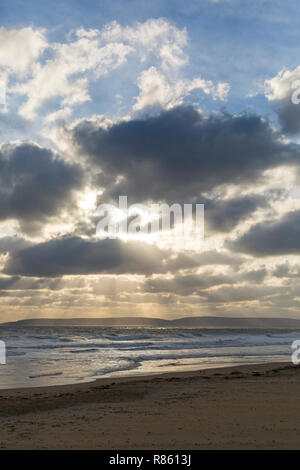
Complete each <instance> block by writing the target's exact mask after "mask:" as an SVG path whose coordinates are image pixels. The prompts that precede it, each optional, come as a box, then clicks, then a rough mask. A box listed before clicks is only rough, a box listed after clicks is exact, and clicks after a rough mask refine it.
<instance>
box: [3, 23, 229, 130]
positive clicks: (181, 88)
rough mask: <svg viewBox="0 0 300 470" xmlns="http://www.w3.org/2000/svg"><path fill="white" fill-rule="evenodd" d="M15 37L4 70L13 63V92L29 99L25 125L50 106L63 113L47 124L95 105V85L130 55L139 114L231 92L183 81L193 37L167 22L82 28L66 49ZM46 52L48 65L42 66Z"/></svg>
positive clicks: (40, 37) (33, 36) (39, 37)
mask: <svg viewBox="0 0 300 470" xmlns="http://www.w3.org/2000/svg"><path fill="white" fill-rule="evenodd" d="M1 31H2V30H0V32H1ZM5 31H6V30H5ZM2 33H3V31H2ZM6 33H7V31H6ZM15 33H16V34H15ZM7 34H8V33H7ZM24 35H25V36H26V35H27V36H28V38H29V39H28V40H27V42H26V41H25V40H24V41H23V42H24V44H23V49H24V50H25V51H29V50H30V53H29V52H28V53H27V55H26V54H25V53H24V54H23V55H22V60H21V62H20V63H19V65H18V69H16V68H15V69H13V68H12V67H13V64H15V62H16V57H17V52H18V48H17V45H16V44H17V43H18V41H19V42H22V39H24ZM13 36H15V39H14V41H15V42H13V46H12V48H13V52H14V53H11V54H10V55H9V57H10V58H9V57H8V55H7V54H6V55H3V53H2V56H1V49H0V66H1V58H2V63H5V61H6V63H8V61H9V60H11V69H12V70H14V73H15V82H14V84H13V85H12V86H10V89H9V91H10V93H13V94H15V95H19V96H21V97H25V101H23V104H22V105H21V106H20V108H19V114H20V115H21V116H22V117H23V118H25V119H29V120H33V119H35V118H36V116H37V114H38V112H39V110H40V109H42V108H43V107H44V106H45V105H46V106H47V105H48V104H50V103H51V107H52V108H53V106H57V109H52V110H51V113H50V114H49V115H48V116H47V117H46V119H45V122H46V124H53V123H55V122H56V121H60V120H62V119H63V120H65V119H67V118H68V117H69V116H70V115H71V113H72V111H73V108H74V107H75V106H78V105H80V104H82V103H85V102H88V101H91V96H90V85H91V82H92V81H95V80H98V79H99V78H100V77H102V76H104V75H106V74H108V73H110V72H112V71H113V70H115V69H117V68H119V67H120V66H122V65H123V64H125V63H126V61H127V59H128V56H129V55H131V56H132V57H133V59H134V60H135V67H136V73H137V75H139V76H138V78H137V80H138V86H139V89H140V93H139V96H138V97H136V102H135V105H134V108H133V110H134V111H140V110H142V109H145V108H149V107H157V106H158V107H163V108H170V107H172V106H175V105H177V104H180V103H182V102H183V100H184V98H185V97H187V96H188V95H189V94H190V93H191V92H192V91H193V90H195V89H199V90H201V91H202V92H203V93H205V94H207V95H210V96H211V97H212V99H221V100H224V99H225V97H226V95H227V93H228V91H229V86H228V85H227V84H226V83H217V84H214V83H213V82H211V81H210V80H204V79H202V78H200V77H196V78H194V79H186V78H185V77H184V76H182V73H181V72H180V70H181V68H182V67H183V65H185V64H186V63H187V62H188V56H187V55H186V54H185V50H184V49H185V47H186V45H187V42H188V37H187V32H186V30H185V29H179V28H177V27H176V26H174V25H173V24H172V23H170V22H169V21H167V20H165V19H162V18H159V19H149V20H147V21H145V22H144V23H136V24H135V25H134V26H132V27H131V26H130V27H129V26H121V25H120V24H118V23H117V22H112V23H110V24H108V25H107V26H105V27H104V28H103V29H102V30H101V31H100V30H97V29H90V30H86V29H84V28H79V29H77V30H76V31H75V33H74V31H73V32H71V33H70V34H69V35H68V36H67V37H68V42H65V43H50V44H47V43H46V40H45V38H44V33H43V32H41V31H33V30H32V29H31V28H26V29H23V30H18V31H14V34H13V35H12V34H11V32H10V33H9V34H8V36H6V38H7V41H12V37H13ZM27 36H26V37H27ZM74 36H75V37H74ZM0 38H1V34H0ZM26 44H27V45H26ZM28 44H31V46H32V47H31V48H30V47H29V46H28ZM46 47H47V60H46V61H45V60H39V55H40V54H41V52H42V51H43V50H44V49H45V48H46ZM23 49H22V48H21V50H22V51H23ZM13 57H14V58H13ZM33 61H35V62H34V63H33ZM136 62H137V63H136ZM29 64H30V65H31V67H30V73H28V74H27V75H25V76H18V75H17V74H18V73H19V72H20V71H24V70H27V69H28V66H29ZM143 69H144V70H143ZM0 70H1V69H0ZM0 79H1V76H0Z"/></svg>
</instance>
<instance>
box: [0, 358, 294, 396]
mask: <svg viewBox="0 0 300 470" xmlns="http://www.w3.org/2000/svg"><path fill="white" fill-rule="evenodd" d="M272 364H276V365H277V364H284V365H289V364H292V363H291V362H286V361H278V362H253V363H250V362H249V363H241V364H239V363H237V364H232V365H225V366H224V365H211V366H208V367H207V366H205V367H203V368H200V369H199V368H191V369H188V368H187V369H186V370H177V371H176V370H170V371H168V372H148V373H140V374H136V375H134V374H128V375H125V374H124V375H117V376H110V377H99V378H95V379H90V380H88V379H87V380H83V381H81V382H72V383H66V384H50V385H32V386H30V385H29V386H25V385H24V386H21V387H8V388H6V387H5V388H1V387H0V394H1V393H2V392H4V391H7V392H15V391H16V392H17V391H26V390H27V391H32V392H33V391H36V390H39V389H42V390H44V389H45V390H47V389H49V388H53V387H55V388H56V387H75V386H80V385H88V384H94V383H96V382H97V383H98V382H99V383H101V382H104V383H105V384H107V383H109V382H111V381H113V382H120V381H123V380H124V381H127V380H139V379H147V378H152V377H161V376H167V377H168V376H178V375H180V376H181V375H186V374H188V375H190V374H193V373H200V372H205V371H211V370H219V369H221V370H225V371H226V370H227V369H230V370H231V369H233V368H237V367H248V366H250V367H252V366H258V367H259V366H268V365H272Z"/></svg>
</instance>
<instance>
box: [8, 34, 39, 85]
mask: <svg viewBox="0 0 300 470" xmlns="http://www.w3.org/2000/svg"><path fill="white" fill-rule="evenodd" d="M46 47H47V41H46V39H45V36H44V31H43V30H34V29H32V28H22V29H6V28H4V27H2V28H0V77H1V80H2V81H4V82H5V83H6V82H7V80H8V77H9V76H10V75H12V74H16V75H18V76H22V75H24V74H25V73H26V72H28V70H29V68H30V67H31V66H32V64H33V63H34V61H35V60H37V59H38V58H39V56H40V55H41V54H42V52H43V51H44V50H45V49H46Z"/></svg>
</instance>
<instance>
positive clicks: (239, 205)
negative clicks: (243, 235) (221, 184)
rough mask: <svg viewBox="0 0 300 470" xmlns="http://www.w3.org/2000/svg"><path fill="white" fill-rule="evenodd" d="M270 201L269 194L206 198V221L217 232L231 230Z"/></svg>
mask: <svg viewBox="0 0 300 470" xmlns="http://www.w3.org/2000/svg"><path fill="white" fill-rule="evenodd" d="M267 203H268V198H267V196H256V195H250V196H243V197H240V198H239V197H236V198H232V199H225V200H224V199H221V198H217V199H215V200H206V201H205V202H204V204H205V222H207V223H208V226H209V228H210V229H211V230H213V231H216V232H229V231H230V230H232V229H233V228H234V227H235V226H236V225H237V224H238V223H239V222H241V221H242V220H244V219H246V218H247V217H248V216H249V215H250V214H251V213H253V212H254V211H255V210H256V209H258V208H259V207H264V206H266V205H267Z"/></svg>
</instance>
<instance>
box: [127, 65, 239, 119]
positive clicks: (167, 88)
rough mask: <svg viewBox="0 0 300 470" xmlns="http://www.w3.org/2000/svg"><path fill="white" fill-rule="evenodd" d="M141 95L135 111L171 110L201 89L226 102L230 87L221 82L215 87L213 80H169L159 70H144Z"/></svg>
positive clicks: (140, 83)
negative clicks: (193, 92)
mask: <svg viewBox="0 0 300 470" xmlns="http://www.w3.org/2000/svg"><path fill="white" fill-rule="evenodd" d="M138 86H139V89H140V94H139V96H138V97H137V98H136V103H135V105H134V106H133V110H134V111H141V110H144V111H145V110H148V111H149V109H150V110H151V109H154V110H157V109H161V108H162V109H170V108H172V107H174V106H178V105H180V104H182V103H183V100H184V98H186V97H187V96H188V95H189V94H190V93H191V92H192V91H193V90H196V89H199V90H201V91H202V92H204V93H205V94H206V95H212V97H213V99H217V98H218V99H220V100H224V99H225V98H226V95H227V93H228V91H229V88H230V87H229V85H227V84H226V83H222V82H219V83H218V84H217V85H214V84H213V82H212V81H211V80H203V79H201V78H195V79H193V80H174V81H172V80H167V78H166V76H165V75H164V74H162V73H161V72H159V71H158V70H157V68H155V67H150V68H149V69H148V70H144V71H143V72H142V73H141V75H140V77H139V79H138Z"/></svg>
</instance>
